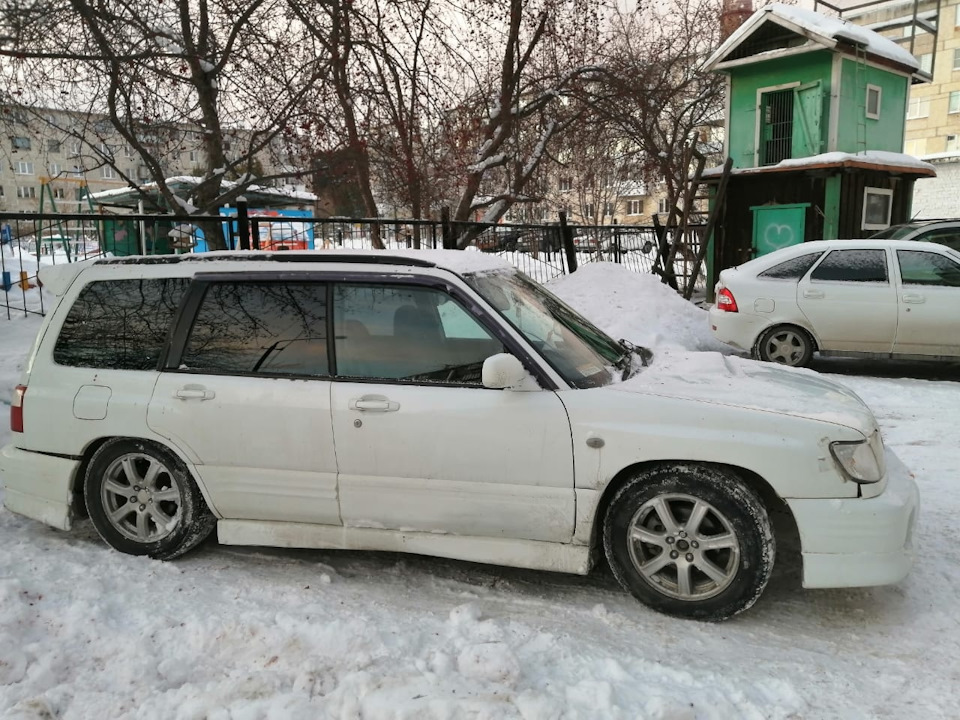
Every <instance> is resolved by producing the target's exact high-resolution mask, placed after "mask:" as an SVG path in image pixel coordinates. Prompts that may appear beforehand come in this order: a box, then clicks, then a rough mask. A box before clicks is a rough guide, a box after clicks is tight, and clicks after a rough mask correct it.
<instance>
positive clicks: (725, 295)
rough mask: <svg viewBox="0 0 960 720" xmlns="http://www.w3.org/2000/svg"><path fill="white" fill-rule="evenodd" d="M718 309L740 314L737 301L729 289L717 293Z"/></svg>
mask: <svg viewBox="0 0 960 720" xmlns="http://www.w3.org/2000/svg"><path fill="white" fill-rule="evenodd" d="M717 308H718V309H719V310H724V311H726V312H739V310H738V309H737V299H736V298H735V297H734V296H733V293H732V292H730V291H729V290H728V289H727V288H723V289H722V290H721V291H720V292H718V293H717Z"/></svg>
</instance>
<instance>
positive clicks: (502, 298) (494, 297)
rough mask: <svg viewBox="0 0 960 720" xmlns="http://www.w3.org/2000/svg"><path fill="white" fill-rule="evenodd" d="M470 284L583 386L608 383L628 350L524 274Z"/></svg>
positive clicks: (484, 276) (485, 276)
mask: <svg viewBox="0 0 960 720" xmlns="http://www.w3.org/2000/svg"><path fill="white" fill-rule="evenodd" d="M466 280H467V282H468V283H470V285H471V286H472V287H473V288H474V289H475V290H476V291H477V292H478V293H480V294H481V295H482V296H483V297H484V298H485V299H486V300H487V301H488V302H489V303H490V304H491V305H493V306H494V307H495V308H496V309H497V310H499V311H500V314H501V315H503V317H505V318H506V319H507V320H508V321H509V322H510V323H511V324H512V325H513V326H514V327H515V328H517V330H519V331H520V332H521V333H522V334H523V336H524V337H525V338H526V339H527V341H528V342H530V344H531V345H533V346H534V347H535V348H536V349H537V350H538V351H539V352H540V353H541V355H543V357H544V359H545V360H546V361H547V362H549V363H550V364H551V365H552V366H553V368H554V369H555V370H556V371H557V372H558V373H560V375H561V376H562V377H563V378H564V380H566V381H567V382H568V383H570V384H571V385H573V386H574V387H578V388H588V387H596V386H599V385H607V384H609V383H610V382H611V380H612V379H613V375H612V374H611V366H613V365H615V364H617V363H618V362H620V361H622V360H623V358H624V348H623V347H621V346H620V345H619V344H618V343H617V342H616V341H614V340H613V339H612V338H610V337H609V336H607V335H606V334H605V333H604V332H603V331H602V330H600V329H599V328H597V327H596V326H595V325H593V323H591V322H590V321H589V320H587V319H586V318H584V317H583V316H582V315H580V314H579V313H577V311H576V310H573V309H572V308H571V307H569V306H568V305H566V304H564V303H563V302H562V301H561V300H559V299H557V298H556V297H554V296H553V295H551V294H550V293H549V292H547V291H546V290H544V289H543V288H542V287H541V286H539V285H537V284H536V283H535V282H533V281H532V280H530V279H529V278H528V277H526V276H525V275H522V274H520V273H480V274H476V275H468V276H467V277H466Z"/></svg>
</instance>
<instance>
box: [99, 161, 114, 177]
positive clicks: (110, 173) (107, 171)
mask: <svg viewBox="0 0 960 720" xmlns="http://www.w3.org/2000/svg"><path fill="white" fill-rule="evenodd" d="M100 177H102V178H103V179H104V180H116V179H117V171H116V170H114V169H113V168H112V167H110V166H109V165H104V166H103V167H102V168H100Z"/></svg>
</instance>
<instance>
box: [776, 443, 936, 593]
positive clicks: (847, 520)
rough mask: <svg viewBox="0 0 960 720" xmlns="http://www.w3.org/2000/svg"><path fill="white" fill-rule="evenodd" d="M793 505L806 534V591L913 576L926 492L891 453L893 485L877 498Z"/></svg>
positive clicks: (889, 465)
mask: <svg viewBox="0 0 960 720" xmlns="http://www.w3.org/2000/svg"><path fill="white" fill-rule="evenodd" d="M787 504H788V505H789V506H790V509H791V510H792V511H793V516H794V519H795V520H796V521H797V528H798V530H799V531H800V544H801V548H802V553H803V586H804V587H807V588H841V587H865V586H869V585H889V584H892V583H896V582H899V581H900V580H902V579H903V578H904V577H906V575H907V573H908V572H909V571H910V568H911V566H912V565H913V561H914V556H915V548H914V533H915V530H916V524H917V515H918V513H919V511H920V493H919V491H918V489H917V484H916V482H914V480H913V476H912V475H911V474H910V472H909V470H907V468H906V467H904V465H903V463H901V462H900V461H899V459H898V458H897V457H896V456H895V455H893V454H892V453H890V452H889V450H888V451H887V486H886V487H885V488H884V490H883V492H882V493H880V494H879V495H877V496H876V497H872V498H850V499H844V500H840V499H835V500H822V499H821V500H787Z"/></svg>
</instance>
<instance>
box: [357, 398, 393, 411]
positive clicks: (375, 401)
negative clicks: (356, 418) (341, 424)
mask: <svg viewBox="0 0 960 720" xmlns="http://www.w3.org/2000/svg"><path fill="white" fill-rule="evenodd" d="M349 407H350V409H351V410H358V411H359V412H396V411H397V410H399V409H400V403H398V402H394V401H393V400H389V399H387V398H385V397H383V396H382V395H364V396H363V397H358V398H353V399H351V400H350V403H349Z"/></svg>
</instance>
